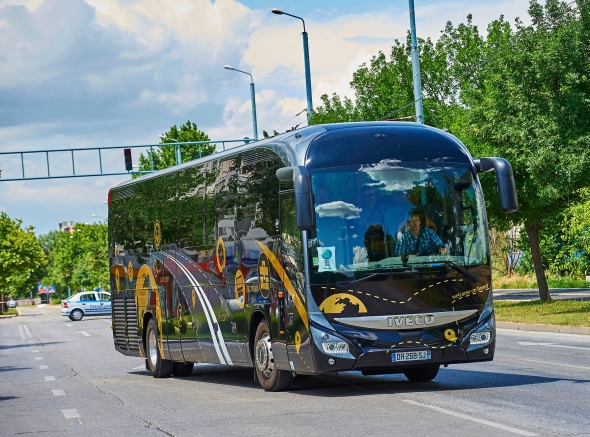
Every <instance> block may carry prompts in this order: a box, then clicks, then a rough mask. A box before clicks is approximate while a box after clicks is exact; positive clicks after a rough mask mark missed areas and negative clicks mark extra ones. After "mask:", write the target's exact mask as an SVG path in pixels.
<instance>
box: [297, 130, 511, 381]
mask: <svg viewBox="0 0 590 437" xmlns="http://www.w3.org/2000/svg"><path fill="white" fill-rule="evenodd" d="M502 161H503V160H502ZM306 163H307V164H306V168H305V169H302V170H300V171H299V172H300V173H301V172H303V173H304V177H306V178H308V180H309V184H310V186H311V187H310V188H311V191H312V192H313V196H312V199H313V204H312V205H313V207H312V211H311V215H312V216H311V217H309V218H308V220H307V224H305V223H304V222H306V220H304V219H300V218H299V217H298V221H299V222H300V223H303V226H300V229H302V228H304V229H305V239H306V240H307V241H306V244H304V247H307V254H306V255H307V256H306V257H305V258H306V262H307V265H306V281H307V283H308V284H309V286H308V287H307V294H308V297H307V299H308V304H307V305H308V312H309V319H310V332H311V336H312V338H313V344H314V348H313V361H314V364H315V369H316V371H317V372H318V373H325V372H341V371H346V370H359V371H362V372H363V373H364V374H384V373H402V372H403V373H404V374H405V375H406V377H407V378H408V379H410V380H412V381H428V380H431V379H433V378H434V377H435V376H436V374H437V372H438V369H439V367H440V365H448V364H454V363H466V362H476V361H490V360H492V359H493V356H494V348H495V341H496V335H495V334H496V333H495V321H494V312H493V302H492V287H491V259H490V252H489V245H488V231H487V229H488V228H487V219H486V214H485V207H484V201H483V195H482V192H481V186H480V184H479V181H478V178H477V172H478V168H477V166H476V162H474V161H473V159H472V158H471V156H470V155H469V153H468V152H467V150H466V149H465V147H464V146H463V145H462V144H460V143H459V142H458V141H457V140H456V139H454V138H453V137H451V136H450V135H446V134H445V133H443V132H441V131H438V130H435V129H431V128H427V127H424V126H420V125H403V124H402V125H398V126H395V125H394V126H390V127H385V126H368V127H351V128H344V129H338V130H336V129H335V130H333V131H329V132H327V133H326V134H324V135H322V136H320V137H318V138H317V139H315V140H314V141H313V142H312V143H311V145H310V147H309V150H308V152H307V156H306ZM503 163H505V161H503ZM299 178H300V179H301V178H302V176H301V175H299ZM296 179H297V177H294V181H295V182H296ZM296 184H297V182H296ZM511 187H512V192H511V193H510V194H511V195H513V196H514V198H513V199H510V200H511V201H512V203H511V204H510V205H508V207H507V209H508V210H509V209H511V208H512V210H514V208H513V205H514V204H515V203H516V198H515V193H514V192H513V191H514V190H513V183H512V186H510V184H508V188H511ZM502 188H505V187H502ZM297 190H298V188H297V186H296V188H295V192H296V193H297ZM300 191H302V190H300ZM509 191H510V190H509ZM302 198H303V196H300V198H298V200H299V205H297V213H298V214H299V215H301V216H305V214H306V212H305V210H306V209H310V208H307V207H306V206H305V205H302V203H303V200H302ZM505 198H506V199H509V198H510V196H505ZM308 214H309V213H308Z"/></svg>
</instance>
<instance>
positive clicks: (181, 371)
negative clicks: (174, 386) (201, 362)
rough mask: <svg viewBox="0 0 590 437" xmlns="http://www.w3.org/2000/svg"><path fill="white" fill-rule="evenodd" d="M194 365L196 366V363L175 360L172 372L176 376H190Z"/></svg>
mask: <svg viewBox="0 0 590 437" xmlns="http://www.w3.org/2000/svg"><path fill="white" fill-rule="evenodd" d="M193 367H195V363H179V362H175V363H174V365H173V367H172V373H173V374H174V376H190V375H191V373H193Z"/></svg>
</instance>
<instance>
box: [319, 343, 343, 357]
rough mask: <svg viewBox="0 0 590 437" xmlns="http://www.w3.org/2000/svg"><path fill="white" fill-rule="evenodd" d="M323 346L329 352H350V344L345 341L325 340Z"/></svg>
mask: <svg viewBox="0 0 590 437" xmlns="http://www.w3.org/2000/svg"><path fill="white" fill-rule="evenodd" d="M322 348H323V349H324V352H325V353H327V354H345V353H347V352H348V344H347V343H346V342H344V341H327V342H323V343H322Z"/></svg>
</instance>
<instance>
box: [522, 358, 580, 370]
mask: <svg viewBox="0 0 590 437" xmlns="http://www.w3.org/2000/svg"><path fill="white" fill-rule="evenodd" d="M521 361H528V362H531V363H539V364H549V365H551V366H561V367H571V368H572V369H584V370H590V367H584V366H573V365H571V364H559V363H549V362H547V361H537V360H525V359H522V360H521Z"/></svg>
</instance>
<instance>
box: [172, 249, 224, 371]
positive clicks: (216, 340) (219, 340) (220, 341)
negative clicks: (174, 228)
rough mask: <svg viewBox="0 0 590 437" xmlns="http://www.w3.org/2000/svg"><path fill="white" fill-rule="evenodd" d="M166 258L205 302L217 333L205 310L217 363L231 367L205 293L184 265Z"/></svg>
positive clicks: (219, 329)
mask: <svg viewBox="0 0 590 437" xmlns="http://www.w3.org/2000/svg"><path fill="white" fill-rule="evenodd" d="M167 256H168V257H169V258H170V259H171V260H172V261H173V262H174V263H175V264H176V265H177V266H178V267H180V269H181V270H182V271H183V272H184V274H185V275H186V276H187V278H188V280H189V281H190V282H191V284H192V286H193V287H194V288H195V289H196V290H197V292H198V293H199V295H200V296H201V299H202V301H203V302H205V306H206V308H207V309H208V310H209V312H210V315H211V318H212V319H213V321H214V323H216V324H217V331H215V330H214V329H213V326H212V325H211V321H210V319H209V315H208V314H207V309H206V310H205V315H206V316H207V323H209V329H210V331H211V334H212V335H211V337H212V338H213V344H214V346H215V351H216V352H217V355H218V356H219V358H220V359H219V361H221V364H226V363H225V361H227V364H230V365H233V362H232V360H231V358H230V356H229V352H228V351H227V348H226V347H225V340H224V339H223V335H222V334H221V328H220V326H219V322H218V321H217V317H215V312H214V311H213V308H212V307H211V303H210V302H209V299H207V297H206V295H205V292H204V291H203V289H202V288H201V286H200V285H199V283H198V282H197V280H196V279H195V277H194V276H193V275H192V273H191V272H190V271H189V270H188V269H187V268H186V267H185V266H184V265H182V264H181V263H180V262H178V261H177V260H176V259H174V258H173V257H171V256H170V255H167ZM205 306H204V308H205ZM218 337H219V338H218ZM217 342H219V346H218V344H217ZM219 347H221V350H222V352H220V351H219ZM222 353H223V355H222ZM224 358H225V360H224Z"/></svg>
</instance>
